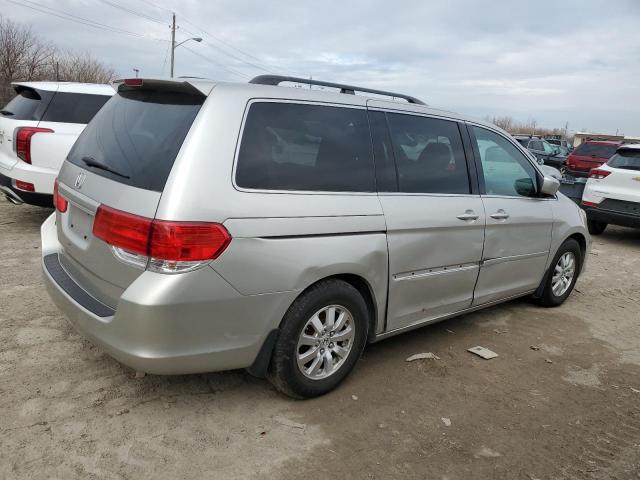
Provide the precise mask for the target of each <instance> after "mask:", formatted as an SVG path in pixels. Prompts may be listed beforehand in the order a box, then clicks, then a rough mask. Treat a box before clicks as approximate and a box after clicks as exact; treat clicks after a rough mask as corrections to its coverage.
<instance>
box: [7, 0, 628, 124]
mask: <svg viewBox="0 0 640 480" xmlns="http://www.w3.org/2000/svg"><path fill="white" fill-rule="evenodd" d="M16 1H17V2H19V3H22V4H28V5H31V6H32V7H37V8H41V7H40V6H42V5H45V6H48V7H50V8H52V9H54V11H53V13H55V14H56V15H58V14H61V12H65V13H67V14H72V15H75V16H76V17H80V18H82V19H89V20H92V21H94V22H100V23H102V24H104V25H107V26H110V27H115V28H118V29H121V30H124V31H127V32H135V33H137V34H138V35H141V37H136V36H133V35H130V34H126V33H116V32H113V31H106V30H103V29H96V28H93V27H90V26H87V25H83V24H79V23H74V22H71V21H68V20H64V19H62V18H58V17H56V16H53V15H51V14H45V13H42V12H38V11H34V10H32V9H29V8H27V7H25V6H20V5H17V4H16V3H11V2H9V0H0V13H2V14H3V15H5V16H6V17H8V18H10V19H12V20H15V21H19V22H24V23H30V24H31V25H32V26H33V29H34V31H35V32H37V33H38V34H40V35H41V36H42V37H43V38H44V39H46V40H48V41H50V42H52V43H54V44H56V45H58V46H60V47H63V48H69V49H75V50H86V51H88V52H90V53H92V54H93V55H94V56H95V57H97V58H99V59H101V60H103V61H104V62H106V63H108V64H110V65H111V66H113V67H114V68H115V69H116V71H117V72H118V74H119V75H121V76H125V77H126V76H132V75H133V70H132V69H133V68H134V67H135V68H139V69H140V71H141V75H142V76H159V75H164V76H166V75H168V71H169V60H168V58H167V51H168V42H167V40H168V39H169V37H170V31H169V28H168V25H169V23H170V12H171V11H175V12H176V14H177V24H178V26H179V27H180V28H179V30H178V34H177V40H178V41H181V40H184V39H186V38H189V37H192V36H202V37H203V39H204V40H203V42H202V43H195V42H188V43H187V44H186V45H185V46H183V47H179V48H178V50H177V51H176V75H193V76H203V77H210V78H214V79H218V80H232V81H246V80H247V79H248V78H250V77H253V76H255V75H259V74H262V73H266V72H265V70H266V71H269V72H272V73H282V74H294V75H304V76H310V75H312V76H313V77H314V78H318V79H323V80H329V81H336V82H344V83H351V84H356V85H363V86H369V87H373V88H382V89H388V90H395V91H401V92H406V93H408V94H411V95H414V96H417V97H418V98H421V99H423V100H424V101H425V102H426V103H428V104H430V105H432V106H436V107H438V108H445V109H449V110H454V111H458V112H461V113H466V114H470V115H474V116H476V117H484V116H486V115H490V116H503V115H510V116H512V117H514V118H515V119H516V120H520V121H527V120H529V119H535V120H536V121H537V124H538V125H540V126H547V127H556V126H557V127H562V126H564V124H565V122H569V128H570V130H574V131H575V130H583V129H587V130H589V131H597V132H606V133H615V132H616V130H618V131H619V132H621V133H625V134H627V135H637V136H640V26H639V25H640V0H608V1H600V0H588V1H587V0H576V1H569V0H567V1H558V0H552V1H547V0H535V1H516V0H513V1H504V2H501V1H491V2H489V1H477V0H449V1H426V0H423V1H419V0H417V1H401V0H396V1H395V2H394V1H391V0H387V1H374V0H369V1H364V0H359V1H346V0H342V1H333V0H323V1H322V2H309V1H305V0H298V1H295V2H294V1H291V0H290V1H274V0H268V1H248V0H215V1H206V2H205V1H196V0H181V1H170V0H160V1H153V0H126V1H125V0H55V1H50V0H16ZM118 6H119V7H121V8H117V7H118ZM126 10H128V11H126ZM49 12H52V11H51V10H49ZM138 14H142V15H143V16H146V17H151V18H152V19H155V20H160V22H159V23H158V22H155V21H153V20H152V19H150V18H143V17H142V16H140V15H138ZM163 22H164V24H163ZM203 29H204V30H203ZM160 39H161V40H160ZM184 47H188V49H187V48H184ZM190 50H193V51H194V52H197V53H198V54H199V55H200V56H197V55H196V54H194V53H192V52H191V51H190ZM165 58H166V60H165ZM258 67H260V68H258Z"/></svg>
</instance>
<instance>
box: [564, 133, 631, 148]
mask: <svg viewBox="0 0 640 480" xmlns="http://www.w3.org/2000/svg"><path fill="white" fill-rule="evenodd" d="M586 140H600V141H608V142H623V143H640V137H625V136H624V135H607V134H606V133H589V132H577V133H576V134H575V135H574V136H573V146H574V147H577V146H578V145H580V144H581V143H582V142H584V141H586Z"/></svg>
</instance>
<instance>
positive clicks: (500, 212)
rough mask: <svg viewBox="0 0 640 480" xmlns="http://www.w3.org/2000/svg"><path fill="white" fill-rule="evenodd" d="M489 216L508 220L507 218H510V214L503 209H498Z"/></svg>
mask: <svg viewBox="0 0 640 480" xmlns="http://www.w3.org/2000/svg"><path fill="white" fill-rule="evenodd" d="M489 216H490V217H491V218H493V219H495V220H506V219H507V218H509V214H508V213H507V212H505V211H504V210H502V209H500V210H498V211H497V212H496V213H492V214H491V215H489Z"/></svg>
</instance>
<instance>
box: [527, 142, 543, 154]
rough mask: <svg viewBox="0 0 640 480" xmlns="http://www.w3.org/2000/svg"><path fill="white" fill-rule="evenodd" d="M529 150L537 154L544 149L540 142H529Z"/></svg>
mask: <svg viewBox="0 0 640 480" xmlns="http://www.w3.org/2000/svg"><path fill="white" fill-rule="evenodd" d="M529 148H530V149H531V150H536V151H538V152H542V151H544V147H543V146H542V142H541V141H539V140H531V141H530V142H529Z"/></svg>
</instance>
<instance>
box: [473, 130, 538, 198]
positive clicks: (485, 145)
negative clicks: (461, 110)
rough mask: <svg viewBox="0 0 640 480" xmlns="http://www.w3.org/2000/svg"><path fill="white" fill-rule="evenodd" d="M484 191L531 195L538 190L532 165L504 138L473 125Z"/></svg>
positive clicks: (534, 194) (496, 193)
mask: <svg viewBox="0 0 640 480" xmlns="http://www.w3.org/2000/svg"><path fill="white" fill-rule="evenodd" d="M473 132H474V134H475V137H476V142H477V147H478V150H479V152H480V160H481V163H482V172H483V176H484V185H485V191H486V193H487V194H488V195H507V196H521V197H534V196H536V195H537V193H538V187H537V180H536V178H537V176H536V169H535V168H534V166H533V165H531V163H530V162H529V160H528V159H527V158H526V157H525V156H524V155H523V154H522V153H521V152H520V151H519V150H518V149H517V148H516V147H515V146H514V145H513V144H512V143H511V142H509V141H508V140H507V139H506V138H504V137H503V136H502V135H498V134H497V133H494V132H492V131H490V130H487V129H485V128H480V127H473Z"/></svg>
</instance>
